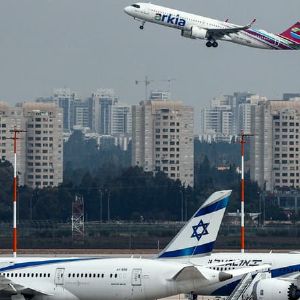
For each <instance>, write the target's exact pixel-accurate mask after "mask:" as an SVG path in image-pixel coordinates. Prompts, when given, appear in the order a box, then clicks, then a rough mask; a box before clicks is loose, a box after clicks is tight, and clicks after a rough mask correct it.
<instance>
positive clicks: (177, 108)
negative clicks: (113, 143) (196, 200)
mask: <svg viewBox="0 0 300 300" xmlns="http://www.w3.org/2000/svg"><path fill="white" fill-rule="evenodd" d="M193 129H194V113H193V108H191V107H188V106H184V105H183V103H182V102H179V101H171V100H170V101H165V100H148V101H142V102H141V103H140V104H139V105H134V106H133V107H132V165H133V166H140V167H143V169H144V170H145V171H148V172H158V171H163V172H164V173H166V174H167V175H168V176H169V177H170V178H171V179H174V180H176V179H179V180H180V181H181V182H182V183H183V184H185V185H186V186H188V185H189V186H193V185H194V141H193Z"/></svg>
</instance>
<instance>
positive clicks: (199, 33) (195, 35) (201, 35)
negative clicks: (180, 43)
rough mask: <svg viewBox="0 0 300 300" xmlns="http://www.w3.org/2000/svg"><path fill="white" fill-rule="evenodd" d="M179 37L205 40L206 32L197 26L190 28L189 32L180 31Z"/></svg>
mask: <svg viewBox="0 0 300 300" xmlns="http://www.w3.org/2000/svg"><path fill="white" fill-rule="evenodd" d="M181 36H183V37H186V38H190V39H202V40H204V39H206V38H207V30H206V29H203V28H199V27H197V26H192V28H191V29H190V30H182V31H181Z"/></svg>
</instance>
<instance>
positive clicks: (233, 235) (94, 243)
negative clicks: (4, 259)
mask: <svg viewBox="0 0 300 300" xmlns="http://www.w3.org/2000/svg"><path fill="white" fill-rule="evenodd" d="M182 226H183V223H181V222H162V223H128V222H111V223H102V222H87V223H85V227H84V236H82V237H79V238H78V236H77V238H76V240H75V239H74V238H73V236H72V226H71V223H56V222H52V221H34V222H22V223H19V224H18V235H19V239H18V240H19V247H20V248H25V249H26V248H32V249H34V248H37V249H41V248H78V247H82V248H87V249H91V248H99V249H101V248H103V249H110V248H112V249H114V248H115V249H161V248H163V247H165V245H166V244H167V243H168V242H169V241H170V240H171V239H172V237H174V236H175V235H176V233H177V232H178V231H179V230H180V228H181V227H182ZM11 236H12V225H11V224H10V223H0V248H10V247H11ZM239 236H240V227H239V226H236V225H230V224H227V225H226V224H223V225H222V227H221V230H220V233H219V237H218V239H217V242H216V248H219V249H238V248H239V245H240V237H239ZM246 244H247V248H252V249H300V225H287V224H281V225H280V224H277V225H272V226H264V227H255V226H249V227H247V228H246Z"/></svg>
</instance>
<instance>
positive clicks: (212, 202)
mask: <svg viewBox="0 0 300 300" xmlns="http://www.w3.org/2000/svg"><path fill="white" fill-rule="evenodd" d="M230 194H231V191H221V192H216V193H214V194H213V195H211V196H210V197H209V198H208V199H207V200H206V201H205V203H204V204H203V205H202V206H201V207H200V208H199V210H198V211H197V212H196V213H195V215H194V216H193V217H192V218H191V220H190V221H189V222H188V226H187V227H185V230H184V232H182V233H180V234H179V235H177V238H176V245H177V246H178V248H176V247H177V246H175V245H173V246H172V253H178V254H188V255H193V254H200V253H201V254H206V253H210V251H211V249H212V245H213V242H214V241H215V239H216V237H217V234H218V231H219V227H220V224H221V221H222V218H223V215H224V212H225V209H226V206H227V203H228V199H229V196H230ZM187 237H188V239H190V240H192V241H194V242H190V241H189V246H190V247H188V248H187V249H185V250H184V251H182V245H180V240H181V241H182V242H185V241H186V239H187ZM203 241H205V242H207V243H208V244H207V245H203ZM199 243H200V244H201V245H199V246H198V244H199ZM163 253H165V254H166V255H167V256H169V253H170V252H169V249H166V250H165V251H163ZM162 256H164V255H162ZM210 267H212V265H211V264H210ZM262 268H265V266H254V267H245V268H244V267H243V268H239V269H236V270H228V272H224V271H219V270H213V269H212V268H207V267H205V266H204V265H203V266H196V265H194V264H192V263H189V262H188V261H187V262H182V261H179V260H178V261H173V260H170V261H165V260H162V259H142V258H51V259H49V258H48V259H46V258H11V259H8V258H7V257H6V258H0V299H11V300H25V299H30V300H31V299H32V300H52V299H53V300H129V299H133V300H153V299H157V298H162V297H167V296H171V295H176V294H179V293H191V292H193V291H196V290H201V289H207V287H208V286H210V285H212V284H215V283H219V282H221V281H225V280H228V279H230V278H232V277H237V278H239V277H240V276H241V275H243V274H246V273H248V272H256V271H259V270H261V269H262Z"/></svg>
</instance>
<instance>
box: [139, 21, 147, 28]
mask: <svg viewBox="0 0 300 300" xmlns="http://www.w3.org/2000/svg"><path fill="white" fill-rule="evenodd" d="M145 23H146V22H143V23H142V25H141V26H140V29H141V30H144V26H145Z"/></svg>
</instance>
